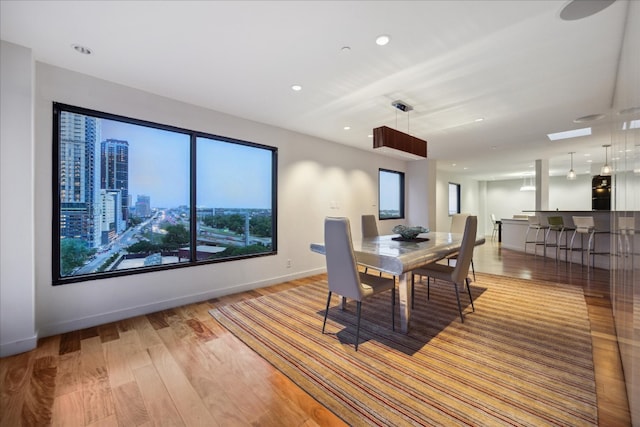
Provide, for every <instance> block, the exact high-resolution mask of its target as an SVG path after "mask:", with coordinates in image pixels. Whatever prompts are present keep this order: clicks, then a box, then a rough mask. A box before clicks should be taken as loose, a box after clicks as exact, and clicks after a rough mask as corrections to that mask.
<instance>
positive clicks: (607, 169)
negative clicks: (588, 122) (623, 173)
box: [600, 144, 611, 176]
mask: <svg viewBox="0 0 640 427" xmlns="http://www.w3.org/2000/svg"><path fill="white" fill-rule="evenodd" d="M603 147H604V165H603V166H602V169H600V175H601V176H611V166H609V162H608V158H607V154H608V148H609V147H611V144H607V145H603Z"/></svg>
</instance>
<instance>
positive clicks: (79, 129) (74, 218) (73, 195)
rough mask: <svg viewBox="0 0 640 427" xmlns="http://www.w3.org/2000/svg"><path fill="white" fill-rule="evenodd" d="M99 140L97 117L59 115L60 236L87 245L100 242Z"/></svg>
mask: <svg viewBox="0 0 640 427" xmlns="http://www.w3.org/2000/svg"><path fill="white" fill-rule="evenodd" d="M99 140H100V120H99V119H96V118H94V117H87V116H85V115H82V114H76V113H70V112H68V111H64V112H62V113H61V114H60V145H59V150H60V152H59V157H60V195H59V197H60V237H61V238H63V239H64V238H72V239H80V240H82V241H84V242H85V243H86V245H87V247H89V248H95V247H98V246H100V244H101V241H102V227H101V223H100V221H101V207H102V204H101V197H100V176H99V175H98V173H97V171H98V168H97V165H98V163H97V162H99V159H98V158H96V153H97V152H98V141H99Z"/></svg>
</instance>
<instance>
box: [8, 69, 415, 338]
mask: <svg viewBox="0 0 640 427" xmlns="http://www.w3.org/2000/svg"><path fill="white" fill-rule="evenodd" d="M36 88H37V96H36V116H35V137H36V138H35V140H36V150H35V170H36V175H35V193H36V206H35V237H36V241H38V242H39V244H38V245H37V248H36V255H37V257H36V258H37V260H38V262H37V265H36V267H35V271H36V313H37V317H36V324H37V328H38V330H39V334H40V336H46V335H51V334H56V333H60V332H64V331H69V330H74V329H78V328H82V327H87V326H91V325H95V324H100V323H104V322H108V321H113V320H117V319H121V318H124V317H129V316H132V315H137V314H141V313H146V312H151V311H156V310H158V309H162V308H165V307H171V306H175V305H179V304H184V303H188V302H192V301H199V300H203V299H207V298H212V297H215V296H220V295H224V294H229V293H233V292H238V291H242V290H247V289H252V288H256V287H260V286H266V285H269V284H273V283H279V282H282V281H285V280H289V279H292V278H296V277H302V276H306V275H309V274H313V273H318V272H321V271H324V268H325V262H324V258H323V257H322V256H320V255H317V254H314V253H312V252H311V251H310V250H309V244H310V243H311V242H318V241H322V239H323V220H324V217H325V216H327V215H333V216H347V217H349V218H350V219H351V226H352V232H353V234H354V237H358V236H359V235H360V216H361V215H362V214H367V213H373V214H377V199H378V193H377V181H378V169H379V168H380V167H383V168H387V169H393V170H398V171H405V168H406V163H405V162H404V161H401V160H395V159H391V158H388V157H383V156H379V155H376V154H374V153H370V152H365V151H362V150H357V149H354V148H350V147H346V146H344V145H339V144H335V143H331V142H328V141H323V140H319V139H317V138H313V137H309V136H305V135H301V134H297V133H294V132H289V131H286V130H283V129H279V128H274V127H271V126H266V125H263V124H259V123H255V122H251V121H247V120H243V119H240V118H237V117H232V116H229V115H226V114H222V113H218V112H214V111H210V110H206V109H203V108H199V107H196V106H193V105H188V104H184V103H181V102H178V101H175V100H171V99H167V98H163V97H159V96H156V95H153V94H149V93H145V92H141V91H138V90H134V89H131V88H127V87H124V86H120V85H117V84H113V83H110V82H106V81H103V80H98V79H95V78H92V77H89V76H86V75H81V74H78V73H74V72H71V71H68V70H64V69H60V68H56V67H53V66H50V65H47V64H42V63H37V64H36ZM54 101H57V102H62V103H66V104H71V105H76V106H80V107H85V108H90V109H95V110H99V111H104V112H108V113H114V114H119V115H124V116H128V117H133V118H137V119H143V120H149V121H152V122H158V123H163V124H167V125H174V126H178V127H183V128H188V129H193V130H198V131H203V132H208V133H211V134H216V135H223V136H228V137H232V138H237V139H242V140H247V141H254V142H258V143H261V144H266V145H271V146H276V147H278V149H279V153H278V254H277V255H275V256H266V257H258V258H252V259H248V260H241V261H233V262H226V263H217V264H212V265H206V266H199V267H191V268H180V269H174V270H167V271H160V272H154V273H147V274H137V275H131V276H125V277H118V278H111V279H102V280H97V281H90V282H83V283H74V284H67V285H62V286H55V287H54V286H51V210H52V195H51V173H52V170H51V167H52V165H51V163H52V162H51V155H52V151H51V145H52V144H51V138H52V135H51V129H52V102H54ZM320 146H321V147H322V149H318V147H320ZM3 198H4V196H3ZM332 202H336V203H337V206H338V207H337V208H333V209H332V208H330V205H331V204H332ZM398 223H399V221H384V223H383V224H381V230H382V231H387V230H386V229H389V230H390V229H391V228H392V227H393V226H394V225H396V224H398ZM289 259H290V260H291V268H287V267H286V265H287V260H289Z"/></svg>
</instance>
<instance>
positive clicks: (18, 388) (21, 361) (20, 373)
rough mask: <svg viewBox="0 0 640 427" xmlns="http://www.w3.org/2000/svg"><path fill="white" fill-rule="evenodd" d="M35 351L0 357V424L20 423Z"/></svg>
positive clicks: (11, 424) (12, 424)
mask: <svg viewBox="0 0 640 427" xmlns="http://www.w3.org/2000/svg"><path fill="white" fill-rule="evenodd" d="M35 353H36V352H35V351H31V352H29V353H26V354H24V353H23V354H19V355H16V356H11V357H6V358H3V359H0V364H1V365H2V368H0V371H2V372H4V375H3V376H2V383H1V384H0V426H5V425H6V426H14V425H21V424H22V421H21V420H22V406H23V403H24V400H25V396H26V393H27V390H28V387H29V384H30V382H31V377H32V368H33V358H34V356H35Z"/></svg>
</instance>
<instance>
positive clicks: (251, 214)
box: [54, 107, 276, 278]
mask: <svg viewBox="0 0 640 427" xmlns="http://www.w3.org/2000/svg"><path fill="white" fill-rule="evenodd" d="M67 108H68V109H67ZM56 111H58V110H56ZM85 111H87V110H83V109H81V108H77V107H66V108H65V107H63V108H60V110H59V112H58V113H56V117H58V122H57V124H58V134H57V137H56V138H55V141H56V143H57V150H56V152H57V155H58V162H59V163H58V167H57V172H56V173H58V182H59V185H58V191H59V194H58V200H59V211H58V217H57V223H58V226H57V227H56V229H57V230H58V232H57V235H58V237H59V242H60V244H59V247H58V251H59V253H58V254H57V256H56V261H55V262H54V268H55V269H56V271H57V273H56V277H58V278H63V277H70V276H86V275H87V274H95V273H104V274H105V275H109V272H111V271H122V270H123V269H124V270H135V269H136V268H139V267H149V266H153V267H154V268H160V267H161V266H162V265H166V264H175V263H186V264H189V265H190V264H191V263H195V262H199V261H206V260H209V259H220V258H232V259H233V258H238V257H243V256H251V255H252V254H259V253H273V251H274V248H273V243H274V234H273V233H274V232H275V223H276V222H275V218H273V216H272V213H273V202H274V199H273V197H274V196H273V188H272V187H273V183H274V182H275V171H274V170H273V167H274V165H275V161H274V159H275V157H274V156H275V149H271V148H269V147H263V146H259V145H257V144H252V143H243V142H242V141H235V140H232V139H228V138H224V137H220V138H217V137H213V136H211V137H210V136H206V135H199V134H198V133H197V132H194V131H187V130H184V131H182V130H175V129H172V128H169V127H167V128H163V126H162V125H153V124H149V125H146V124H144V123H139V122H137V121H136V120H135V119H131V122H128V121H127V120H126V119H122V120H119V119H116V118H113V119H111V118H107V117H101V116H100V115H101V114H100V115H94V114H93V113H91V112H88V111H87V113H85ZM134 122H135V123H134ZM194 160H195V162H194ZM192 168H193V169H194V170H192ZM192 194H195V199H196V200H195V201H194V202H195V203H194V205H192V200H191V195H192ZM196 206H197V208H196ZM192 219H194V220H195V221H196V227H195V228H193V227H191V225H190V224H191V220H192ZM196 248H197V249H196ZM194 250H195V252H194Z"/></svg>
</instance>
